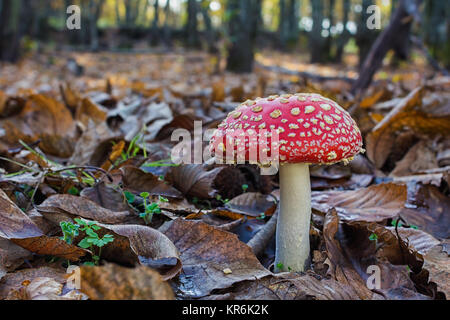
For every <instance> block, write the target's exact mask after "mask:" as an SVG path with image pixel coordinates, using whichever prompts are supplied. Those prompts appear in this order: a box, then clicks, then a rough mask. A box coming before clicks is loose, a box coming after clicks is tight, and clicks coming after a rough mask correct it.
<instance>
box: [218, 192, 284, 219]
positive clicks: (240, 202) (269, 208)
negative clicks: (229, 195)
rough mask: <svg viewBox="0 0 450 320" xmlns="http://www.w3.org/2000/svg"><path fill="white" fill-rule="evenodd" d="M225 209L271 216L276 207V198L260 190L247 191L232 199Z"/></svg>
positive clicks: (242, 213)
mask: <svg viewBox="0 0 450 320" xmlns="http://www.w3.org/2000/svg"><path fill="white" fill-rule="evenodd" d="M224 209H226V210H228V211H231V212H233V213H237V214H239V215H245V216H251V217H260V216H261V215H262V214H264V215H265V216H271V215H272V214H273V213H274V211H275V209H276V199H274V198H273V197H271V196H268V195H263V194H261V193H258V192H247V193H243V194H241V195H239V196H237V197H236V198H233V199H231V200H230V201H229V202H228V203H227V204H226V208H224ZM241 217H242V216H241Z"/></svg>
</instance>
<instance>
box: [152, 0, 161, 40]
mask: <svg viewBox="0 0 450 320" xmlns="http://www.w3.org/2000/svg"><path fill="white" fill-rule="evenodd" d="M153 12H154V13H155V16H154V17H153V22H152V39H151V44H152V45H153V46H156V45H157V44H158V43H159V29H158V25H159V0H154V2H153Z"/></svg>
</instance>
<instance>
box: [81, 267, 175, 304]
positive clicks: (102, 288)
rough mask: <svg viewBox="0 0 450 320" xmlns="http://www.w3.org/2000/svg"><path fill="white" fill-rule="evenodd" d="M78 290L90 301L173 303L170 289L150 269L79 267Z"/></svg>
mask: <svg viewBox="0 0 450 320" xmlns="http://www.w3.org/2000/svg"><path fill="white" fill-rule="evenodd" d="M81 291H82V292H83V293H85V294H86V295H87V296H88V297H89V298H90V299H91V300H173V299H174V295H173V291H172V289H171V288H170V286H169V285H168V284H167V283H166V282H164V281H163V279H162V278H161V276H160V275H159V274H158V273H157V272H156V271H153V270H152V269H150V268H148V267H144V266H139V267H136V268H133V269H130V268H124V267H121V266H118V265H115V264H107V265H105V266H101V267H86V266H84V267H81Z"/></svg>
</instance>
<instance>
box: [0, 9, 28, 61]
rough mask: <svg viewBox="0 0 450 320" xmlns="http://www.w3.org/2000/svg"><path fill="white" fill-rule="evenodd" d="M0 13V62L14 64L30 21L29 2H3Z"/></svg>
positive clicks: (18, 56)
mask: <svg viewBox="0 0 450 320" xmlns="http://www.w3.org/2000/svg"><path fill="white" fill-rule="evenodd" d="M1 4H2V7H1V12H0V36H1V38H0V60H2V61H9V62H16V61H17V60H18V59H19V58H20V45H21V41H22V37H23V36H24V35H25V31H26V30H27V26H28V25H29V22H30V21H31V20H30V10H29V9H30V6H31V3H30V1H29V0H17V1H12V0H3V1H2V3H1Z"/></svg>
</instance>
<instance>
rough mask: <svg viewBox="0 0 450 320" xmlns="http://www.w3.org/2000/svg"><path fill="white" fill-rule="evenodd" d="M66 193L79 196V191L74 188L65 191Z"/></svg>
mask: <svg viewBox="0 0 450 320" xmlns="http://www.w3.org/2000/svg"><path fill="white" fill-rule="evenodd" d="M67 193H69V194H71V195H73V196H78V195H79V194H80V190H78V188H76V187H71V188H70V189H69V190H67Z"/></svg>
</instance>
